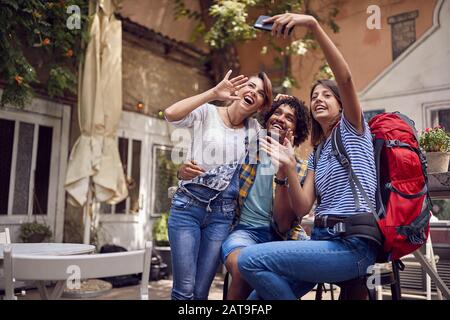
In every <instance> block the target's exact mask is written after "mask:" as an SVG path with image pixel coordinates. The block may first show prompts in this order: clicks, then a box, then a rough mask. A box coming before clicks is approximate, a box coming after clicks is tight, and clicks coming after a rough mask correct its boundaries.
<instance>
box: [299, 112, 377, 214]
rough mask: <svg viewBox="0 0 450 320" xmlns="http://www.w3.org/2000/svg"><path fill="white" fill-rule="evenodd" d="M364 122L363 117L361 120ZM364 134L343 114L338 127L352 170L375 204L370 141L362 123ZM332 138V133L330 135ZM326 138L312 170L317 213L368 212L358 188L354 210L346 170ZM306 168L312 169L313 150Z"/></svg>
mask: <svg viewBox="0 0 450 320" xmlns="http://www.w3.org/2000/svg"><path fill="white" fill-rule="evenodd" d="M363 121H364V120H363ZM363 127H364V133H363V134H359V133H358V132H357V131H356V129H355V128H354V127H353V125H352V124H351V123H350V122H348V120H347V119H345V118H344V115H342V118H341V123H340V126H339V128H340V130H341V136H342V142H343V144H344V147H345V150H346V151H347V154H348V156H349V157H350V161H351V163H352V168H353V171H354V172H355V174H356V176H357V177H358V179H359V180H360V182H361V184H362V186H363V187H364V190H365V191H366V193H367V195H368V196H369V199H370V200H371V201H372V203H373V205H374V206H375V192H376V188H377V178H376V169H375V160H374V156H373V144H372V136H371V133H370V128H369V126H368V124H367V123H366V122H365V121H364V122H363ZM330 137H331V136H330ZM330 137H328V139H327V140H326V142H325V144H324V146H323V149H322V152H321V155H320V158H319V161H318V163H317V168H316V170H315V187H316V194H320V195H321V203H320V205H318V206H317V207H316V209H315V214H316V215H329V214H335V215H349V214H354V213H357V212H370V211H371V210H370V207H369V206H368V205H367V203H366V201H365V200H364V198H363V196H362V195H361V194H360V192H359V191H357V193H358V197H359V202H360V209H359V210H358V211H357V210H356V205H355V201H354V199H353V194H352V191H351V188H350V182H349V179H348V173H347V171H346V170H345V169H344V168H343V167H342V165H341V164H340V163H339V162H338V161H337V159H336V157H335V156H334V155H333V154H332V153H331V151H332V148H331V139H330ZM308 169H309V170H313V171H314V152H312V153H311V155H310V157H309V161H308Z"/></svg>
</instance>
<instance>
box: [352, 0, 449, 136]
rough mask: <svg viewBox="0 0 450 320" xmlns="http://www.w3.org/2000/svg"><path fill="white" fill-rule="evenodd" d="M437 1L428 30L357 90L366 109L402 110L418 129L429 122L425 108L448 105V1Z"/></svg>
mask: <svg viewBox="0 0 450 320" xmlns="http://www.w3.org/2000/svg"><path fill="white" fill-rule="evenodd" d="M439 3H442V7H440V6H439V7H437V8H436V21H435V25H434V26H433V28H432V29H430V32H429V33H427V34H426V35H424V37H423V38H421V39H418V41H417V42H416V43H415V44H414V45H413V46H411V47H410V48H409V49H408V50H407V51H405V52H404V54H403V55H402V56H400V57H399V59H398V61H396V62H395V63H394V64H393V65H392V66H390V67H389V68H388V69H387V70H386V71H385V73H384V74H383V75H382V76H381V77H379V78H378V79H376V81H374V82H373V83H372V84H371V85H370V86H369V87H368V88H367V89H366V90H364V91H363V92H362V93H361V97H360V98H361V101H362V103H363V105H364V106H365V108H366V109H367V110H370V109H381V108H384V109H386V111H400V112H403V113H405V114H406V115H408V116H410V117H411V118H412V119H413V120H414V121H415V122H416V126H417V128H418V129H419V130H422V129H424V128H425V127H426V126H429V125H430V122H429V121H427V109H428V108H432V107H435V106H441V107H447V108H450V73H449V71H448V70H450V33H449V32H448V31H449V30H450V1H443V2H441V1H440V2H439Z"/></svg>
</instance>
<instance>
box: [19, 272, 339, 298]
mask: <svg viewBox="0 0 450 320" xmlns="http://www.w3.org/2000/svg"><path fill="white" fill-rule="evenodd" d="M171 288H172V280H170V279H167V280H159V281H152V282H150V286H149V294H150V297H149V299H150V300H169V299H170V290H171ZM138 292H139V286H130V287H123V288H114V289H112V290H110V291H109V292H107V293H105V294H103V295H101V296H98V297H94V298H84V299H86V300H134V299H138V297H139V293H138ZM222 292H223V276H222V275H220V274H218V275H217V276H216V278H215V279H214V282H213V284H212V286H211V290H210V294H209V299H210V300H222ZM337 296H338V289H336V290H335V297H337ZM314 297H315V292H314V291H313V292H310V293H309V294H307V295H306V296H305V297H303V300H314ZM18 299H19V300H38V299H40V296H39V293H38V291H37V290H28V291H26V292H25V295H20V294H18ZM323 299H324V300H330V299H331V295H330V294H329V293H324V294H323Z"/></svg>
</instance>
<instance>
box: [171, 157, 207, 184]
mask: <svg viewBox="0 0 450 320" xmlns="http://www.w3.org/2000/svg"><path fill="white" fill-rule="evenodd" d="M204 172H205V170H204V169H203V168H201V167H199V166H198V165H197V163H196V162H195V161H194V160H191V161H188V162H185V163H183V164H182V165H181V167H180V169H178V179H180V180H191V179H194V178H195V177H197V176H199V175H201V174H203V173H204Z"/></svg>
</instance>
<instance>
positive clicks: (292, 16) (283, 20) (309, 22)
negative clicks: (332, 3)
mask: <svg viewBox="0 0 450 320" xmlns="http://www.w3.org/2000/svg"><path fill="white" fill-rule="evenodd" d="M270 22H273V27H272V35H273V36H278V37H281V36H283V37H284V38H286V37H287V36H288V35H289V34H290V32H291V30H292V29H293V28H294V27H296V26H303V27H307V28H310V27H312V26H314V24H316V23H317V20H316V19H315V18H314V17H313V16H310V15H306V14H297V13H283V14H277V15H275V16H273V17H270V18H269V19H266V20H264V23H270Z"/></svg>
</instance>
